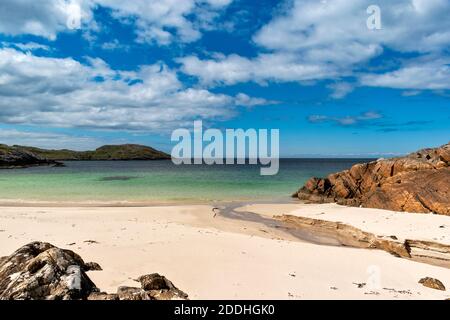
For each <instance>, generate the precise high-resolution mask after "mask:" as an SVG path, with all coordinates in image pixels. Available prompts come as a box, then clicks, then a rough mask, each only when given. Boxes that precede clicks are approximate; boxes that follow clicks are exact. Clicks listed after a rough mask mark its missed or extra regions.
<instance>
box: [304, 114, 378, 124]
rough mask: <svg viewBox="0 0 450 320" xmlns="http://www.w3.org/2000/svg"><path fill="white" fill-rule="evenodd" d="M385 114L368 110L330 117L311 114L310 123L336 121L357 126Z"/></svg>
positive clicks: (336, 122)
mask: <svg viewBox="0 0 450 320" xmlns="http://www.w3.org/2000/svg"><path fill="white" fill-rule="evenodd" d="M382 118H383V115H381V114H379V113H378V112H374V111H367V112H364V113H362V114H360V115H358V116H345V117H330V116H324V115H311V116H309V117H308V121H309V122H310V123H329V122H330V123H335V124H338V125H341V126H355V125H360V124H363V123H367V122H371V121H374V120H378V119H382Z"/></svg>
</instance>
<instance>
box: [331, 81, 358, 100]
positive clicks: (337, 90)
mask: <svg viewBox="0 0 450 320" xmlns="http://www.w3.org/2000/svg"><path fill="white" fill-rule="evenodd" d="M328 88H329V89H331V90H332V91H333V93H332V94H331V97H332V98H333V99H342V98H344V97H346V96H347V95H348V94H349V93H351V92H352V91H353V90H354V89H355V88H354V86H353V85H351V84H350V83H347V82H338V83H332V84H330V85H328Z"/></svg>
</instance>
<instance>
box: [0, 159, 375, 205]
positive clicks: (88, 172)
mask: <svg viewBox="0 0 450 320" xmlns="http://www.w3.org/2000/svg"><path fill="white" fill-rule="evenodd" d="M366 161H368V160H367V159H282V160H280V172H279V174H278V175H276V176H261V175H260V174H259V173H260V170H259V169H260V167H259V166H253V165H233V166H225V165H222V166H207V165H191V166H187V165H185V166H175V165H174V164H172V162H171V161H124V162H107V161H90V162H85V161H81V162H65V165H66V167H63V168H53V167H34V168H27V169H15V170H1V171H0V199H2V200H24V201H57V202H86V201H105V202H109V201H111V202H117V201H127V202H146V201H148V202H157V201H161V202H182V201H230V200H233V201H245V200H269V201H272V200H273V201H275V200H281V199H289V196H290V195H291V194H292V193H293V192H295V191H296V190H297V189H298V188H299V187H300V186H301V185H302V184H304V183H305V182H306V180H307V179H309V178H310V177H312V176H327V175H328V174H330V173H333V172H337V171H341V170H344V169H348V168H350V167H351V166H352V165H353V164H355V163H361V162H366Z"/></svg>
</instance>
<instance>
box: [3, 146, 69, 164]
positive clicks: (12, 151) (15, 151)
mask: <svg viewBox="0 0 450 320" xmlns="http://www.w3.org/2000/svg"><path fill="white" fill-rule="evenodd" d="M41 165H52V166H61V165H62V164H61V163H59V162H57V161H53V160H48V159H46V158H43V157H40V156H38V155H36V154H34V153H33V152H31V151H28V150H25V149H22V148H20V147H8V146H6V145H0V169H13V168H26V167H31V166H41Z"/></svg>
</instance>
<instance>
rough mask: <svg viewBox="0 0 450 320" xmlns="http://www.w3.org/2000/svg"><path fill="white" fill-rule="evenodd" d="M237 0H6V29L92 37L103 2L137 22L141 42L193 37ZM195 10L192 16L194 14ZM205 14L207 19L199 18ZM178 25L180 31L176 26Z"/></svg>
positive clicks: (0, 14)
mask: <svg viewBox="0 0 450 320" xmlns="http://www.w3.org/2000/svg"><path fill="white" fill-rule="evenodd" d="M231 1H232V0H182V1H180V0H158V1H155V0H133V1H123V0H40V1H38V2H36V1H34V0H2V1H0V33H4V34H8V35H21V34H30V35H36V36H41V37H45V38H48V39H50V40H54V39H55V38H56V36H57V34H58V33H59V32H64V31H70V30H73V29H79V28H81V29H83V31H84V33H85V36H87V37H89V38H92V37H93V35H92V34H91V33H90V31H94V32H95V30H90V29H92V28H93V27H95V21H94V20H93V19H94V18H93V10H94V9H95V8H96V7H98V6H102V7H105V8H108V9H110V10H111V11H112V13H113V16H114V17H115V18H117V19H118V20H119V21H122V22H124V23H134V24H135V26H136V33H137V39H138V41H141V42H157V43H159V44H168V43H170V42H172V41H174V40H179V41H182V42H191V41H194V40H197V39H199V38H200V36H201V29H202V25H203V26H204V25H205V24H206V25H207V24H210V23H211V22H212V21H213V20H214V18H215V17H216V15H217V13H218V12H220V10H221V9H223V8H224V7H226V6H227V5H229V4H230V3H231ZM188 16H190V18H188ZM197 16H201V18H202V21H201V24H200V22H199V20H198V19H197ZM172 31H174V32H172Z"/></svg>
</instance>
